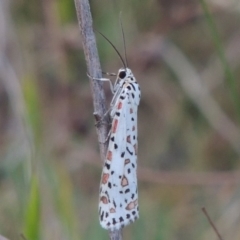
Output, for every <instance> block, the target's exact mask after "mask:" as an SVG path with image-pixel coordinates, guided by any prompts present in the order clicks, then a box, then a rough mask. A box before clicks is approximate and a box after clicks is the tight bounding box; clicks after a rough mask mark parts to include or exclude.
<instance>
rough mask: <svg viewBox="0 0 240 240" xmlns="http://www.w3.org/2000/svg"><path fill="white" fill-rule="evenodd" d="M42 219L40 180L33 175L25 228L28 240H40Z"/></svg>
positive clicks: (24, 231)
mask: <svg viewBox="0 0 240 240" xmlns="http://www.w3.org/2000/svg"><path fill="white" fill-rule="evenodd" d="M40 218H41V216H40V194H39V186H38V179H37V176H35V175H33V178H32V181H31V190H30V196H29V201H28V204H27V207H26V215H25V219H24V227H23V233H24V236H25V237H26V239H29V240H30V239H34V240H38V239H40Z"/></svg>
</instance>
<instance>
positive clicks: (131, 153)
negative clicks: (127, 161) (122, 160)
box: [127, 147, 133, 155]
mask: <svg viewBox="0 0 240 240" xmlns="http://www.w3.org/2000/svg"><path fill="white" fill-rule="evenodd" d="M127 151H128V152H129V154H130V155H133V152H131V151H130V150H129V148H128V147H127Z"/></svg>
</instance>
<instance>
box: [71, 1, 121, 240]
mask: <svg viewBox="0 0 240 240" xmlns="http://www.w3.org/2000/svg"><path fill="white" fill-rule="evenodd" d="M74 1H75V7H76V11H77V17H78V24H79V27H80V32H81V37H82V43H83V49H84V54H85V59H86V63H87V69H88V73H89V75H90V76H92V77H94V78H101V74H102V71H101V67H100V62H99V57H98V51H97V46H96V40H95V35H94V32H93V27H92V16H91V11H90V6H89V2H88V0H74ZM90 82H91V90H92V95H93V105H94V115H95V117H96V116H97V118H99V117H100V118H101V117H103V116H104V114H105V113H106V111H107V108H106V98H105V94H104V91H103V87H102V82H101V81H94V80H93V79H91V81H90ZM108 128H109V127H108V125H107V124H100V125H99V126H98V127H97V133H98V140H99V147H100V154H101V159H102V161H104V158H105V156H106V150H107V142H106V141H105V139H106V138H107V133H108V130H109V129H108ZM109 236H110V239H111V240H121V239H122V235H121V230H119V231H113V232H112V231H109Z"/></svg>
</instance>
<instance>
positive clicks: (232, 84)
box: [200, 0, 240, 121]
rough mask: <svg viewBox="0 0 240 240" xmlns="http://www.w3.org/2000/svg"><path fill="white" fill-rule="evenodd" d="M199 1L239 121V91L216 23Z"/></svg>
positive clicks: (205, 4)
mask: <svg viewBox="0 0 240 240" xmlns="http://www.w3.org/2000/svg"><path fill="white" fill-rule="evenodd" d="M200 3H201V6H202V9H203V12H204V14H205V17H206V20H207V23H208V26H209V28H210V31H211V34H212V38H213V42H214V44H215V47H216V50H217V54H218V56H219V59H220V61H221V64H222V66H223V69H224V73H225V77H226V79H227V85H228V88H229V90H230V93H231V97H232V101H233V104H234V106H235V108H236V113H237V115H238V121H240V97H239V93H238V90H237V81H236V79H235V77H234V75H233V73H232V70H231V68H230V66H229V64H228V61H227V58H226V55H225V52H224V47H223V44H222V42H221V38H220V36H219V33H218V30H217V26H216V23H215V21H214V19H213V16H212V14H211V12H210V10H209V8H208V5H207V3H206V1H205V0H200Z"/></svg>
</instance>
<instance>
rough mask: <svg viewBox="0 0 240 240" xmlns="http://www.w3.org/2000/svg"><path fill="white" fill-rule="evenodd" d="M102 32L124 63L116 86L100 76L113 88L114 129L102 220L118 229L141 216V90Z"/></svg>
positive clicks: (103, 188)
mask: <svg viewBox="0 0 240 240" xmlns="http://www.w3.org/2000/svg"><path fill="white" fill-rule="evenodd" d="M100 34H101V33H100ZM101 35H102V34H101ZM102 36H103V37H104V38H105V39H106V40H107V41H108V42H109V43H110V44H111V45H112V46H113V48H114V49H115V50H116V52H117V53H118V55H119V57H120V59H121V60H122V63H123V67H122V68H121V69H119V71H118V74H117V78H116V81H115V84H114V86H112V84H111V81H110V79H107V78H100V79H98V80H101V81H109V82H110V86H111V90H112V92H113V98H112V101H111V103H110V119H111V129H110V133H109V142H108V149H107V154H106V157H105V161H104V165H103V170H102V177H101V182H100V194H99V220H100V224H101V226H102V227H103V228H105V229H108V230H115V229H117V230H119V229H121V228H123V227H125V226H126V225H128V224H130V223H131V222H134V221H135V220H136V219H138V217H139V207H138V187H137V151H138V131H137V112H138V105H139V102H140V98H141V90H140V87H139V84H138V82H137V80H136V78H135V77H134V75H133V73H132V71H131V70H130V69H129V68H128V67H127V61H126V62H124V61H123V58H122V57H121V55H120V53H119V52H118V50H117V49H116V48H115V46H114V45H113V44H112V43H111V42H110V41H109V40H108V39H107V38H106V37H105V36H104V35H102ZM123 37H124V35H123ZM124 43H125V42H124ZM124 46H125V45H124ZM125 49H126V48H125ZM125 56H126V51H125Z"/></svg>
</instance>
